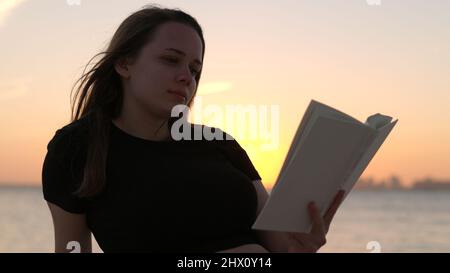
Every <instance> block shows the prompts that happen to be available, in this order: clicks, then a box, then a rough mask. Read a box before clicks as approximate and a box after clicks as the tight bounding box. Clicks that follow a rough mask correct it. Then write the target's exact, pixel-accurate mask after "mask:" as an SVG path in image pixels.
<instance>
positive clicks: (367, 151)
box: [342, 119, 398, 196]
mask: <svg viewBox="0 0 450 273" xmlns="http://www.w3.org/2000/svg"><path fill="white" fill-rule="evenodd" d="M397 121H398V119H397V120H395V121H394V122H391V123H388V124H387V125H385V126H383V127H381V128H380V129H378V131H377V133H376V134H375V135H374V136H373V138H372V140H371V141H370V143H369V144H368V147H365V148H364V150H363V151H362V154H361V156H360V159H359V160H358V163H357V165H356V166H355V167H354V168H353V169H352V170H351V171H350V172H351V174H350V176H349V177H348V178H347V181H346V182H345V183H344V185H343V186H342V189H344V190H345V196H347V195H348V194H349V193H350V190H351V189H352V188H353V186H354V185H355V183H356V182H357V180H358V178H359V177H360V176H361V174H362V173H363V172H364V170H365V169H366V168H367V166H368V165H369V163H370V161H371V160H372V158H373V157H374V155H375V153H376V152H377V151H378V149H379V148H380V147H381V145H382V144H383V143H384V141H385V139H386V138H387V136H388V135H389V133H390V132H391V131H392V129H393V128H394V126H395V125H396V124H397Z"/></svg>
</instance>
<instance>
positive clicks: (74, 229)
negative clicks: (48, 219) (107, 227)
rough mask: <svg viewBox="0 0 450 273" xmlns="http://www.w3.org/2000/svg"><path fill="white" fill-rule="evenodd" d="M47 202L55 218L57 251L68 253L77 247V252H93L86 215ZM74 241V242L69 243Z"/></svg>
mask: <svg viewBox="0 0 450 273" xmlns="http://www.w3.org/2000/svg"><path fill="white" fill-rule="evenodd" d="M47 204H48V206H49V208H50V212H51V214H52V219H53V227H54V232H55V252H56V253H67V252H71V251H72V250H74V249H75V251H76V252H78V251H79V252H82V253H91V252H92V240H91V231H90V230H89V228H88V226H87V223H86V215H85V214H76V213H70V212H67V211H65V210H63V209H62V208H60V207H59V206H57V205H55V204H53V203H50V202H47ZM72 241H74V243H71V244H69V245H68V243H69V242H72ZM78 246H79V248H78Z"/></svg>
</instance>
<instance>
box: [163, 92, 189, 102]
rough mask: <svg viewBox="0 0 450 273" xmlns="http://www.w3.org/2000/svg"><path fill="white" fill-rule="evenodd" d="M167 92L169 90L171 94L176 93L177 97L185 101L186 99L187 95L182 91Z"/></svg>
mask: <svg viewBox="0 0 450 273" xmlns="http://www.w3.org/2000/svg"><path fill="white" fill-rule="evenodd" d="M167 92H169V93H170V94H172V95H174V96H175V97H177V98H179V99H182V100H183V101H185V100H186V95H185V94H184V93H183V92H181V91H172V90H167Z"/></svg>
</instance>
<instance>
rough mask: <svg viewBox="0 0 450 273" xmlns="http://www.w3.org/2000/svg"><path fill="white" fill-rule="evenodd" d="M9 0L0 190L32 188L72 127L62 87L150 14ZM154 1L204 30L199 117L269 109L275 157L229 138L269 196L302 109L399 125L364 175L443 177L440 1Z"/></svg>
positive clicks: (0, 28) (449, 122)
mask: <svg viewBox="0 0 450 273" xmlns="http://www.w3.org/2000/svg"><path fill="white" fill-rule="evenodd" d="M6 2H8V1H6ZM6 2H5V1H2V3H3V4H0V37H1V43H0V58H1V60H2V65H0V130H1V132H2V134H1V135H0V151H1V152H0V181H2V182H3V183H34V184H39V183H40V177H41V168H42V160H43V158H44V156H45V152H46V145H47V143H48V141H49V140H50V139H51V137H52V136H53V134H54V132H55V131H56V130H57V129H58V128H60V127H62V126H64V125H65V124H66V123H67V122H68V121H69V116H70V115H69V110H70V104H69V102H70V99H69V94H70V88H71V86H72V84H73V83H74V81H75V80H76V78H77V77H78V76H79V75H80V73H81V72H82V68H83V66H84V65H85V64H86V62H87V61H88V60H89V59H90V57H92V56H93V55H94V54H95V53H97V52H98V51H100V50H101V49H102V48H103V47H104V46H105V45H106V42H107V41H108V39H109V38H110V36H111V35H112V33H113V32H114V30H115V28H116V27H117V26H118V24H119V23H120V22H121V21H122V20H123V19H124V18H125V17H126V16H127V15H128V14H130V13H131V12H133V11H135V10H137V9H138V8H139V7H141V6H142V5H144V4H146V3H147V2H146V1H120V3H111V2H110V1H106V0H103V1H102V0H98V1H83V0H82V1H81V5H80V6H70V5H68V4H67V2H66V1H51V0H48V1H27V0H23V1H9V2H8V3H10V4H9V5H5V4H4V3H6ZM158 3H160V4H162V5H165V6H168V7H179V8H182V9H184V10H185V11H187V12H189V13H191V14H192V15H193V16H194V17H196V18H197V19H198V21H199V22H200V24H201V25H202V26H203V28H204V32H205V40H206V53H205V60H204V69H203V74H202V80H201V83H200V87H199V96H201V98H202V103H203V105H204V106H207V105H212V104H214V105H218V106H219V107H225V106H226V105H235V104H242V105H247V104H254V105H268V106H270V105H278V106H279V111H280V119H281V121H280V132H279V138H280V146H279V148H278V149H276V150H274V151H270V152H267V151H262V150H261V149H260V144H261V141H258V140H256V141H249V140H246V139H239V138H238V137H236V139H237V140H238V141H239V142H240V143H241V145H242V146H243V147H244V148H245V149H246V150H247V152H248V154H249V155H250V157H251V159H252V161H253V163H254V164H255V166H256V168H257V169H258V171H259V172H260V174H261V175H262V177H263V182H264V183H265V184H266V185H267V186H269V187H270V185H271V184H272V183H273V182H274V180H275V178H276V176H277V173H278V171H279V169H280V168H281V164H282V162H283V159H284V157H285V154H286V152H287V149H288V146H289V144H290V141H291V139H292V137H293V134H294V133H295V130H296V128H297V125H298V122H299V120H300V119H301V117H302V115H303V113H304V111H305V109H306V107H307V105H308V103H309V101H310V100H311V99H315V100H318V101H321V102H323V103H326V104H329V105H331V106H333V107H335V108H338V109H340V110H342V111H344V112H346V113H348V114H350V115H352V116H354V117H356V118H358V119H360V120H362V121H364V120H365V118H366V117H367V116H369V115H371V114H374V113H378V112H379V113H383V114H387V115H391V116H393V117H394V118H398V119H399V123H398V124H397V126H396V127H395V128H394V131H393V132H392V133H391V135H390V136H389V138H388V139H387V141H386V142H385V144H384V145H383V146H382V147H381V149H380V150H379V152H378V153H377V154H376V156H375V158H374V159H373V160H372V162H371V163H370V165H369V167H368V168H367V169H366V171H365V172H364V174H363V176H365V177H368V176H371V177H373V178H375V179H377V180H379V179H385V178H388V177H390V176H391V175H393V174H395V175H398V176H399V177H400V179H402V180H403V182H405V183H411V182H412V181H413V180H415V179H420V178H424V177H427V176H431V177H434V178H436V179H449V178H450V92H449V91H450V81H449V78H448V75H450V51H449V50H448V49H449V48H450V36H449V35H448V33H450V19H449V16H448V11H449V10H450V2H449V1H406V0H405V1H382V2H381V5H379V6H370V5H368V4H367V3H366V1H327V5H325V4H324V3H323V2H319V1H276V2H275V1H273V2H270V3H261V2H260V1H245V2H238V1H235V2H233V1H226V2H217V1H214V3H212V1H195V2H191V1H189V2H188V1H159V2H158ZM237 7H239V8H237ZM105 10H107V12H105ZM104 14H107V15H108V16H105V15H104ZM230 18H232V20H231V19H230ZM205 123H207V124H210V125H214V126H219V127H222V126H223V123H222V124H221V123H220V122H215V123H208V122H206V121H205Z"/></svg>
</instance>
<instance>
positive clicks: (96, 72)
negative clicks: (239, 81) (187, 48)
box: [71, 5, 205, 197]
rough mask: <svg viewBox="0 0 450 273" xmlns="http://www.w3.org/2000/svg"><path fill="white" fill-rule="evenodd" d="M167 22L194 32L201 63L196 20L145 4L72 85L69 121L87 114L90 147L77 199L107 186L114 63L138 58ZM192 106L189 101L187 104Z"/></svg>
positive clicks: (117, 92)
mask: <svg viewBox="0 0 450 273" xmlns="http://www.w3.org/2000/svg"><path fill="white" fill-rule="evenodd" d="M166 22H179V23H184V24H187V25H189V26H191V27H192V28H193V29H194V30H196V32H197V33H198V35H199V36H200V38H201V41H202V45H203V50H202V60H203V57H204V54H205V41H204V38H203V31H202V28H201V26H200V25H199V24H198V22H197V21H196V19H195V18H193V17H192V16H190V15H189V14H187V13H185V12H183V11H181V10H179V9H169V8H162V7H159V6H157V5H147V6H145V7H144V8H142V9H141V10H139V11H136V12H135V13H133V14H131V15H130V16H128V17H127V18H126V19H125V20H124V21H123V22H122V23H121V25H120V26H119V28H118V29H117V30H116V32H115V34H114V36H113V37H112V39H111V41H110V43H109V45H108V47H107V49H106V51H103V52H101V53H98V54H97V55H95V56H94V57H93V58H92V59H91V60H90V61H89V62H88V64H87V65H86V67H85V69H84V71H83V73H82V76H81V77H80V78H79V79H78V80H77V81H76V82H75V85H74V88H75V87H77V85H78V87H77V88H76V92H75V95H74V96H73V101H72V117H71V120H72V122H73V121H76V120H79V119H81V118H82V117H84V116H86V115H89V116H88V121H89V122H88V123H89V138H88V139H89V145H88V150H87V156H86V163H85V166H84V173H83V178H82V181H81V184H80V186H79V188H78V190H77V191H76V192H75V194H76V195H77V196H78V197H93V196H94V195H96V194H98V193H100V192H101V191H102V190H103V189H104V187H105V185H106V160H107V154H108V143H109V130H110V121H111V120H112V119H114V118H116V117H118V115H119V114H120V110H121V107H122V101H123V90H122V86H121V80H120V76H119V74H118V73H117V72H116V70H115V68H114V65H115V63H116V62H117V61H119V60H120V59H122V58H127V57H129V58H133V57H135V56H137V54H138V53H139V51H140V50H141V49H142V48H143V47H144V45H145V44H147V43H148V42H150V41H151V40H152V39H153V36H154V33H155V31H156V30H157V28H158V26H159V25H161V24H163V23H166ZM99 56H101V58H100V59H99V60H98V61H97V62H94V65H93V66H92V68H90V69H89V70H88V71H87V72H86V68H87V67H88V66H89V64H91V63H92V62H93V60H94V59H95V58H97V57H99ZM200 76H201V71H200V72H199V73H197V75H196V77H195V78H196V81H197V86H198V83H199V81H200ZM73 90H74V89H73V88H72V91H71V95H72V92H73ZM196 92H197V90H195V92H194V96H195V94H196ZM194 96H193V97H194ZM191 103H192V99H191V101H189V102H188V104H187V105H188V106H190V105H191Z"/></svg>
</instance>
